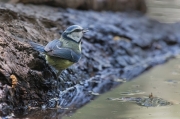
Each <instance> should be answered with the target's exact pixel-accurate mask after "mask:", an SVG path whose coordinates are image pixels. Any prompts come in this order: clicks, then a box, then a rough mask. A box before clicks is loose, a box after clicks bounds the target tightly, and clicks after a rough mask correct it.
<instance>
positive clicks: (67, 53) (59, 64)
mask: <svg viewBox="0 0 180 119" xmlns="http://www.w3.org/2000/svg"><path fill="white" fill-rule="evenodd" d="M86 31H87V30H84V29H83V28H82V27H81V26H79V25H72V26H69V27H68V28H67V29H66V30H65V31H64V32H63V33H62V35H61V37H60V39H58V40H53V41H50V42H49V43H48V44H47V45H46V46H42V45H40V44H37V43H34V42H30V44H31V46H32V47H33V49H35V50H37V51H39V52H43V53H44V54H45V56H46V57H45V59H46V62H47V63H48V64H50V65H51V66H53V67H54V68H55V69H56V70H58V73H57V76H59V75H60V73H61V72H62V71H63V70H64V69H66V68H68V67H69V66H71V65H72V64H74V63H76V62H78V61H79V59H80V57H81V39H82V37H83V34H84V33H85V32H86Z"/></svg>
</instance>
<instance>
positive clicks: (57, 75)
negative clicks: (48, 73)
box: [56, 70, 63, 78]
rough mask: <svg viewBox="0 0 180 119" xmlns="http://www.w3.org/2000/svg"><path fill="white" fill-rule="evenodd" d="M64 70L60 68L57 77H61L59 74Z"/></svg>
mask: <svg viewBox="0 0 180 119" xmlns="http://www.w3.org/2000/svg"><path fill="white" fill-rule="evenodd" d="M62 71H63V70H58V72H57V74H56V76H57V78H59V76H60V74H61V72H62Z"/></svg>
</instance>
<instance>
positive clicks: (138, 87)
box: [63, 59, 180, 119]
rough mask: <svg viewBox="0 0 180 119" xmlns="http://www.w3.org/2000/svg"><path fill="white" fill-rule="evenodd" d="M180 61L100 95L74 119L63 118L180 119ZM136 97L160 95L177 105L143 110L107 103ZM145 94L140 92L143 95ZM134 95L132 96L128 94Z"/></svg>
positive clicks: (129, 103) (172, 62)
mask: <svg viewBox="0 0 180 119" xmlns="http://www.w3.org/2000/svg"><path fill="white" fill-rule="evenodd" d="M179 64H180V60H179V59H174V60H171V61H169V62H168V63H166V64H165V65H159V66H157V67H155V68H153V69H151V70H150V71H148V72H146V73H144V74H143V75H141V76H139V77H137V78H136V79H135V80H132V81H130V82H126V83H123V84H122V85H120V86H119V87H117V88H116V89H114V90H112V91H111V92H108V93H106V94H103V95H101V96H99V97H98V98H97V99H96V100H94V101H92V102H91V103H90V104H88V105H86V106H84V107H83V108H81V109H79V110H77V112H76V113H75V114H73V115H72V117H68V116H66V117H63V119H69V118H71V119H179V117H180V113H179V110H180V105H179V104H180V83H179V82H180V77H179V74H180V65H179ZM133 91H135V93H134V94H133V97H143V96H149V94H151V93H153V96H157V97H159V98H162V99H164V100H167V101H170V102H172V103H173V105H168V106H159V107H148V108H147V107H143V106H139V105H137V104H136V103H134V102H130V101H129V102H122V101H119V100H107V98H114V99H117V98H119V99H120V98H122V97H124V95H122V94H124V93H125V92H126V93H127V92H131V94H132V93H133ZM137 91H139V92H144V93H139V92H137ZM128 96H130V95H128Z"/></svg>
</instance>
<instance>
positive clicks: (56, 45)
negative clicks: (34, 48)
mask: <svg viewBox="0 0 180 119" xmlns="http://www.w3.org/2000/svg"><path fill="white" fill-rule="evenodd" d="M44 50H45V52H46V54H47V55H49V56H54V57H59V58H63V59H67V60H69V61H71V62H78V61H79V59H80V57H81V54H80V53H77V52H74V51H73V50H72V49H70V48H63V47H62V42H61V41H59V40H53V41H51V42H49V43H48V44H47V45H46V46H45V48H44Z"/></svg>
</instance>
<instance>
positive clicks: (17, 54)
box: [0, 4, 180, 116]
mask: <svg viewBox="0 0 180 119" xmlns="http://www.w3.org/2000/svg"><path fill="white" fill-rule="evenodd" d="M0 11H1V18H0V22H1V24H0V37H1V38H0V41H1V42H0V46H1V53H2V55H1V58H0V60H1V67H0V82H1V88H0V92H1V95H0V99H1V100H0V110H1V112H0V114H1V115H7V114H11V113H12V112H13V113H14V114H15V115H16V116H19V115H28V114H29V116H30V115H33V114H32V113H31V112H33V111H32V110H31V109H34V108H43V109H46V108H54V107H57V106H61V107H62V108H67V107H68V108H69V110H72V109H74V108H78V107H81V106H82V105H84V104H85V103H87V102H89V101H90V100H91V99H93V98H94V97H95V96H96V94H98V93H103V92H106V91H108V90H110V89H111V88H112V87H113V86H115V85H116V84H118V83H119V82H116V80H117V79H119V78H123V79H124V80H130V79H132V78H133V77H136V76H137V75H139V74H141V73H142V72H144V71H145V70H147V69H149V68H151V67H152V66H154V65H157V64H160V63H164V62H165V61H167V60H168V59H169V58H171V57H174V56H176V55H177V54H179V52H180V51H179V45H180V42H179V41H180V36H179V33H178V31H179V30H180V24H179V23H176V24H163V23H159V22H157V21H154V20H150V19H148V18H146V17H145V16H143V15H142V14H141V13H120V12H116V13H114V12H95V11H78V10H73V9H62V8H53V7H48V6H34V5H22V4H17V5H9V4H1V7H0ZM71 24H78V25H81V26H82V27H84V28H88V29H89V32H88V33H87V34H86V35H85V36H84V37H83V43H82V58H81V60H80V61H79V62H78V63H77V64H75V65H73V66H72V67H70V68H68V69H67V70H65V71H64V72H63V73H62V75H61V77H60V79H58V80H56V79H55V77H54V72H52V71H51V69H50V68H49V66H48V65H47V64H46V63H45V60H44V57H43V56H42V55H40V54H39V53H38V52H36V51H34V50H32V48H31V46H30V45H29V44H28V41H30V40H31V41H34V42H38V43H40V44H46V43H47V42H48V41H50V40H52V39H55V38H58V37H59V36H60V35H59V34H58V32H60V33H62V31H63V30H64V29H65V28H66V27H67V26H69V25H71ZM11 75H15V76H16V78H17V80H18V83H17V84H16V86H15V88H12V79H10V76H11ZM30 110H31V111H30ZM69 110H67V109H64V110H63V109H62V110H60V109H59V110H58V113H57V112H54V111H50V113H48V114H49V115H50V116H51V115H54V116H61V115H63V114H64V113H65V112H68V111H69ZM42 114H43V115H44V113H42ZM44 116H47V115H44Z"/></svg>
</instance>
